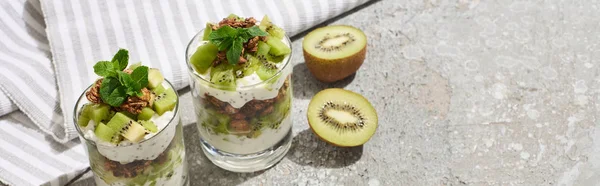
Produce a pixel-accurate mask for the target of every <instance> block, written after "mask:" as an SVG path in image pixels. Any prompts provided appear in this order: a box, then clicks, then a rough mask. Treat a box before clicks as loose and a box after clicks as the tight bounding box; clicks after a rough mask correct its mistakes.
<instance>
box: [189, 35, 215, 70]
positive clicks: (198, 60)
mask: <svg viewBox="0 0 600 186" xmlns="http://www.w3.org/2000/svg"><path fill="white" fill-rule="evenodd" d="M217 53H219V49H218V48H217V46H216V45H214V44H212V43H208V42H207V43H205V44H203V45H200V46H198V48H197V49H196V52H194V54H193V55H192V57H190V63H191V64H192V65H193V66H194V69H195V70H196V71H197V72H198V73H200V74H204V73H206V70H208V69H209V68H210V66H211V64H212V62H213V61H214V60H215V58H217Z"/></svg>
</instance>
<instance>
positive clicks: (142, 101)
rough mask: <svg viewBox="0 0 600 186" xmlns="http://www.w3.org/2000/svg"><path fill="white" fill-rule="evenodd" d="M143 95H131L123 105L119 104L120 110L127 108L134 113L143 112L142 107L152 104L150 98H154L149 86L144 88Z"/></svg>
mask: <svg viewBox="0 0 600 186" xmlns="http://www.w3.org/2000/svg"><path fill="white" fill-rule="evenodd" d="M142 93H143V95H142V96H140V97H137V96H129V97H128V98H127V100H125V102H123V104H121V106H119V108H118V110H126V111H127V112H130V113H132V114H139V113H141V112H142V108H144V107H146V106H148V105H149V104H150V100H151V99H152V95H151V94H152V93H150V90H148V89H147V88H142Z"/></svg>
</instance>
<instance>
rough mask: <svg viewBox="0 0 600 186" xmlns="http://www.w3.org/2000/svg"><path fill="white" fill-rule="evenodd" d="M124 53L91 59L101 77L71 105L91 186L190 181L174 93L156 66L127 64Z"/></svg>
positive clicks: (177, 103) (175, 93)
mask: <svg viewBox="0 0 600 186" xmlns="http://www.w3.org/2000/svg"><path fill="white" fill-rule="evenodd" d="M127 56H128V53H127V51H126V50H124V49H121V50H119V52H117V54H116V55H115V57H114V58H113V60H112V61H100V62H98V63H96V65H94V72H96V74H98V75H100V76H102V77H101V78H99V79H97V80H96V82H95V83H93V84H92V85H90V86H89V87H88V88H87V89H86V91H84V93H82V94H81V96H80V97H79V100H78V101H77V103H76V105H75V109H74V118H73V119H74V121H75V125H76V128H77V131H78V133H79V138H80V140H81V141H82V142H83V143H84V144H85V148H86V150H87V151H86V152H87V154H88V156H89V161H90V167H91V170H92V172H93V173H94V180H95V182H96V185H189V181H188V177H187V174H188V170H187V163H186V158H185V147H184V142H183V128H182V124H181V121H180V118H179V114H178V109H179V108H178V107H179V96H178V95H177V92H176V91H175V90H174V89H173V86H172V85H171V83H170V82H168V81H167V80H165V79H164V77H163V76H162V74H161V73H160V71H159V70H158V69H152V68H148V67H146V66H141V65H140V64H139V63H138V64H134V65H131V66H129V67H128V68H126V67H127V60H128V57H127ZM122 61H123V62H122ZM107 93H108V94H107ZM107 95H108V96H107Z"/></svg>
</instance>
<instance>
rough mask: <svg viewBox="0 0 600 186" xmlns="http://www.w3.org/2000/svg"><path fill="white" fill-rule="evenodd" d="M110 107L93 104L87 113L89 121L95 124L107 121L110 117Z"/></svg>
mask: <svg viewBox="0 0 600 186" xmlns="http://www.w3.org/2000/svg"><path fill="white" fill-rule="evenodd" d="M109 111H110V106H108V105H105V104H93V105H92V107H91V110H90V113H89V116H90V119H91V120H93V121H94V122H95V123H100V122H101V121H107V120H108V119H110V118H109V116H110V112H109Z"/></svg>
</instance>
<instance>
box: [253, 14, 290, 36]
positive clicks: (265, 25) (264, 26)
mask: <svg viewBox="0 0 600 186" xmlns="http://www.w3.org/2000/svg"><path fill="white" fill-rule="evenodd" d="M258 27H259V28H260V29H261V30H263V31H265V32H267V33H269V35H271V36H273V37H276V38H277V39H283V37H284V36H285V31H283V29H281V28H279V27H278V26H277V25H274V24H273V23H272V22H271V19H269V16H267V15H265V16H264V17H263V18H262V20H261V21H260V25H259V26H258Z"/></svg>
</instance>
